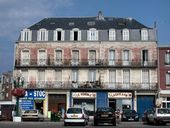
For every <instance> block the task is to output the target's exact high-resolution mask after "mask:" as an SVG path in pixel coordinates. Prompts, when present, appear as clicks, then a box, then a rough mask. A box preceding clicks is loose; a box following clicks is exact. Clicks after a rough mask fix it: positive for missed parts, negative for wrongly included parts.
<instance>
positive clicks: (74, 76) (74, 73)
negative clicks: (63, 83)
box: [71, 69, 79, 82]
mask: <svg viewBox="0 0 170 128" xmlns="http://www.w3.org/2000/svg"><path fill="white" fill-rule="evenodd" d="M78 75H79V71H78V70H76V69H74V70H72V74H71V80H72V81H74V82H78V79H79V76H78Z"/></svg>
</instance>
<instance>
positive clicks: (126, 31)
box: [122, 29, 129, 41]
mask: <svg viewBox="0 0 170 128" xmlns="http://www.w3.org/2000/svg"><path fill="white" fill-rule="evenodd" d="M122 36H123V40H124V41H128V40H129V29H123V30H122Z"/></svg>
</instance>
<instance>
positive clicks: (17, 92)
mask: <svg viewBox="0 0 170 128" xmlns="http://www.w3.org/2000/svg"><path fill="white" fill-rule="evenodd" d="M13 83H14V88H13V89H12V95H13V96H15V97H16V116H17V117H19V116H20V114H19V98H20V97H24V96H25V89H23V85H24V78H23V77H22V76H21V73H18V74H16V76H15V77H14V80H13Z"/></svg>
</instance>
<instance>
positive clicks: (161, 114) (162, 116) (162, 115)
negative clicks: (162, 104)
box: [148, 108, 170, 125]
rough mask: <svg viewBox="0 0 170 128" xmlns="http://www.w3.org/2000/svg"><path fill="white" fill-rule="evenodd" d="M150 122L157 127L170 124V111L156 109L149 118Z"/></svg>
mask: <svg viewBox="0 0 170 128" xmlns="http://www.w3.org/2000/svg"><path fill="white" fill-rule="evenodd" d="M148 120H149V121H150V122H152V123H154V124H156V125H157V124H163V125H166V123H170V109H168V108H155V109H154V112H153V113H152V114H151V115H150V116H149V118H148Z"/></svg>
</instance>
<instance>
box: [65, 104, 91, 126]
mask: <svg viewBox="0 0 170 128" xmlns="http://www.w3.org/2000/svg"><path fill="white" fill-rule="evenodd" d="M88 121H89V116H88V114H87V112H86V110H85V109H83V108H74V107H72V108H68V109H67V111H66V113H65V117H64V125H65V126H66V125H69V124H82V125H84V126H85V125H87V124H88Z"/></svg>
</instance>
